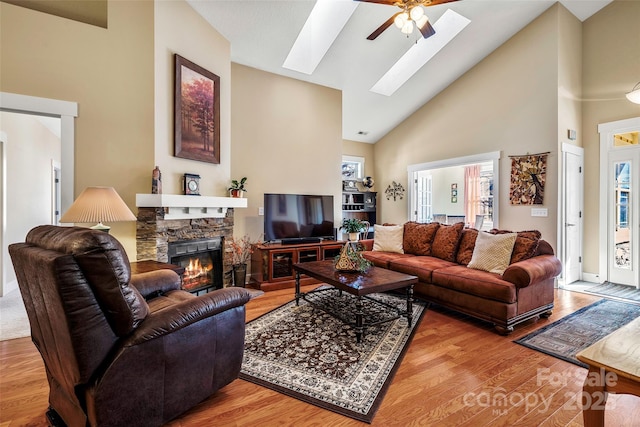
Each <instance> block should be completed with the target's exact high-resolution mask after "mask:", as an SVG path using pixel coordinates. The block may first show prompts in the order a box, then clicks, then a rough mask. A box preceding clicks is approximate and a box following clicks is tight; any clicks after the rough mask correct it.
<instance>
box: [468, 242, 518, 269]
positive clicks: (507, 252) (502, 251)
mask: <svg viewBox="0 0 640 427" xmlns="http://www.w3.org/2000/svg"><path fill="white" fill-rule="evenodd" d="M517 237H518V233H507V234H489V233H485V232H480V233H478V237H477V238H476V246H475V247H474V248H473V255H472V256H471V261H470V262H469V264H468V265H467V267H469V268H473V269H476V270H484V271H488V272H490V273H498V274H502V273H504V271H505V270H506V269H507V267H508V266H509V261H510V260H511V252H513V245H514V244H515V243H516V238H517Z"/></svg>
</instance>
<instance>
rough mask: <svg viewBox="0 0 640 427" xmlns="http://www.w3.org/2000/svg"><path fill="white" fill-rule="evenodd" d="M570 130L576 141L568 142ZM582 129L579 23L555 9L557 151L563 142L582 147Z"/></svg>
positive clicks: (565, 11)
mask: <svg viewBox="0 0 640 427" xmlns="http://www.w3.org/2000/svg"><path fill="white" fill-rule="evenodd" d="M569 129H572V130H575V131H576V140H574V141H571V140H569V138H568V132H567V131H568V130H569ZM581 130H582V22H580V20H579V19H578V18H576V17H575V16H574V15H573V14H572V13H571V12H569V11H568V10H567V9H566V8H564V7H558V141H559V143H560V144H559V146H558V149H559V150H562V143H563V142H564V143H568V144H573V145H578V146H582V132H581ZM558 160H559V161H561V159H558ZM559 167H560V169H561V168H562V165H561V164H560V166H559Z"/></svg>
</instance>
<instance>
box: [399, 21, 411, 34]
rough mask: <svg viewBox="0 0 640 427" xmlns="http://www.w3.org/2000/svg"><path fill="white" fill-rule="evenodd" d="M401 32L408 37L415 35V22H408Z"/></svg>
mask: <svg viewBox="0 0 640 427" xmlns="http://www.w3.org/2000/svg"><path fill="white" fill-rule="evenodd" d="M400 31H402V33H403V34H406V35H409V34H411V33H413V21H407V23H406V24H404V27H402V30H400Z"/></svg>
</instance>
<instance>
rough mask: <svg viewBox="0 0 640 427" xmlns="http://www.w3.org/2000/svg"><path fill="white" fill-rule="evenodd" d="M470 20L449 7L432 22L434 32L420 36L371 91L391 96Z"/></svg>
mask: <svg viewBox="0 0 640 427" xmlns="http://www.w3.org/2000/svg"><path fill="white" fill-rule="evenodd" d="M470 22H471V20H469V19H467V18H465V17H464V16H462V15H460V14H459V13H456V12H454V11H453V10H451V9H447V11H446V12H445V13H444V14H443V15H442V16H441V17H440V19H438V21H437V22H436V23H435V24H433V28H434V29H435V30H436V33H435V34H434V35H433V36H431V37H429V38H428V39H424V38H420V40H419V41H418V42H417V43H416V44H414V45H413V46H412V47H411V49H409V50H408V51H407V53H405V54H404V55H402V57H401V58H400V59H399V60H398V62H396V63H395V64H393V66H392V67H391V68H390V69H389V71H387V72H386V73H385V74H384V76H382V78H381V79H380V80H378V82H377V83H376V84H375V85H373V87H372V88H371V89H370V90H371V92H375V93H379V94H381V95H386V96H391V95H393V94H394V93H395V91H396V90H398V89H399V88H400V87H401V86H402V85H403V84H405V83H406V82H407V80H409V79H410V78H411V77H412V76H413V75H414V74H415V73H416V72H418V70H419V69H420V68H422V67H423V66H424V65H425V64H426V63H427V62H429V60H430V59H431V58H433V57H434V56H435V54H436V53H438V52H439V51H440V50H441V49H442V48H443V47H445V46H446V45H447V44H448V43H449V42H450V41H451V40H453V38H454V37H455V36H457V35H458V34H459V33H460V32H461V31H462V30H463V29H464V28H465V27H466V26H467V25H469V23H470Z"/></svg>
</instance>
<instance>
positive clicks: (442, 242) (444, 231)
mask: <svg viewBox="0 0 640 427" xmlns="http://www.w3.org/2000/svg"><path fill="white" fill-rule="evenodd" d="M463 228H464V223H462V222H459V223H457V224H453V225H444V224H440V227H438V231H436V236H435V237H434V238H433V244H432V245H431V256H434V257H436V258H440V259H443V260H445V261H450V262H455V261H456V252H457V251H458V245H459V244H460V239H461V238H462V229H463Z"/></svg>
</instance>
